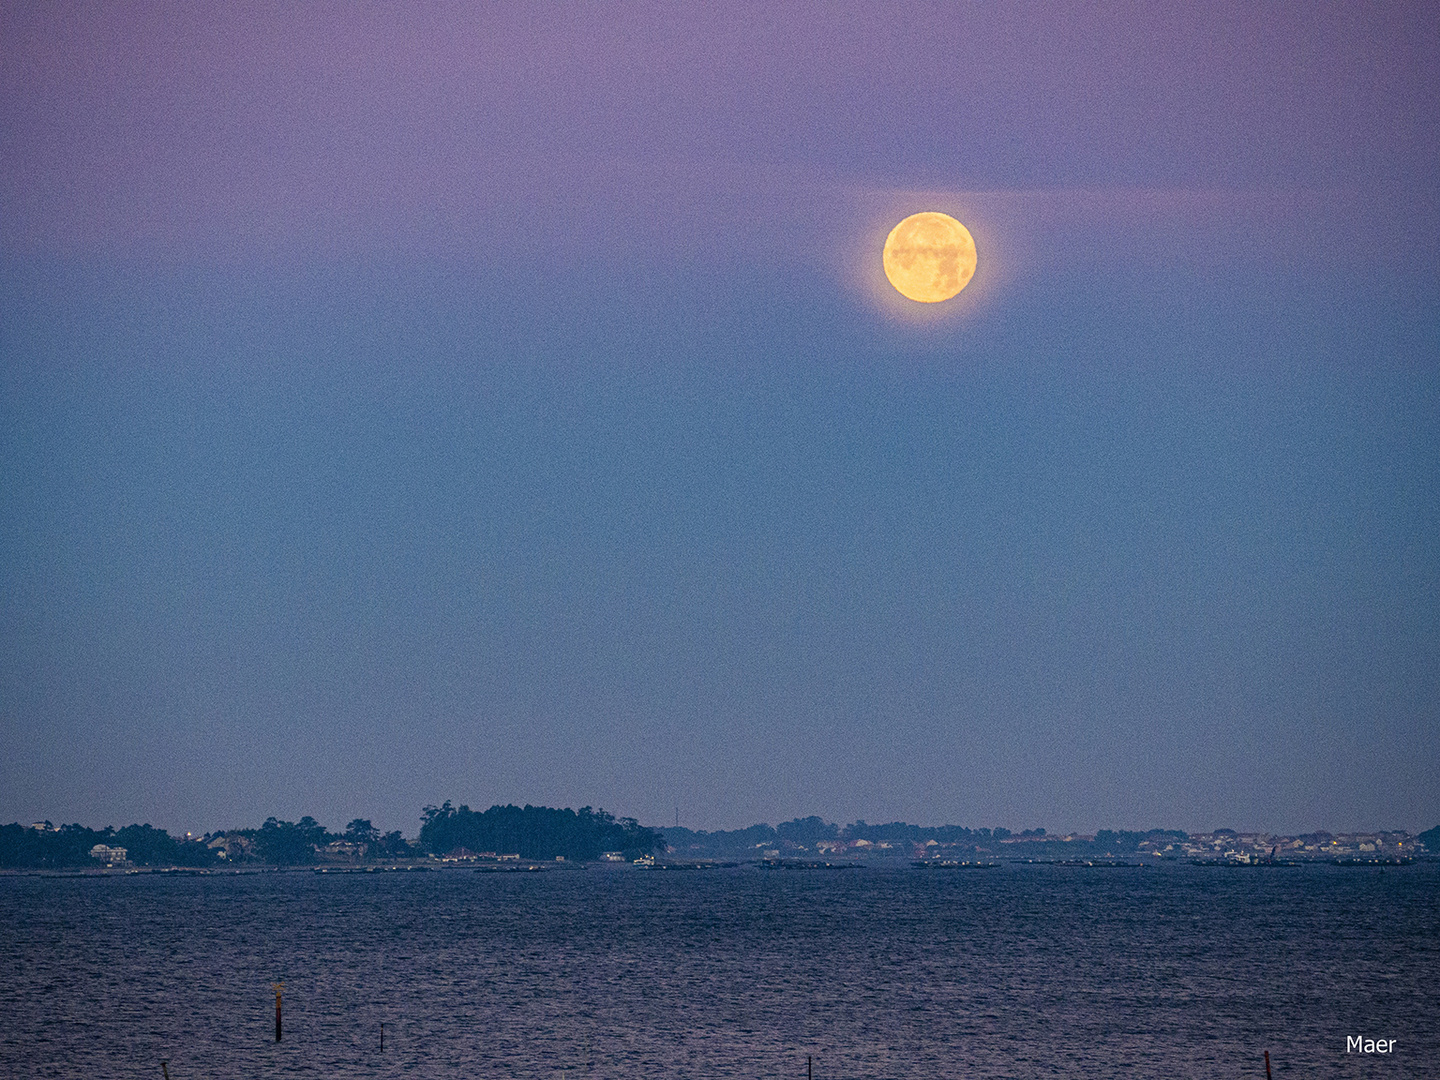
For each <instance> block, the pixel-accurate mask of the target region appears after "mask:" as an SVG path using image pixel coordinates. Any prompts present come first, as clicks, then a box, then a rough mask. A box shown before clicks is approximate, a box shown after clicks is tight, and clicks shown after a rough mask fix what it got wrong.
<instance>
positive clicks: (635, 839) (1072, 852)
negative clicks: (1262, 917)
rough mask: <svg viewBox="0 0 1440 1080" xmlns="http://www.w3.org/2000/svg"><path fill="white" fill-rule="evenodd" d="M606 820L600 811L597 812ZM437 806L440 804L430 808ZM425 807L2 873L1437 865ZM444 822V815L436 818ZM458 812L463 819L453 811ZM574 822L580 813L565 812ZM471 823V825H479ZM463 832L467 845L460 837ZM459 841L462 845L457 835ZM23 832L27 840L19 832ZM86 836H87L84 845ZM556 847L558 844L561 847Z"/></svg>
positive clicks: (857, 826)
mask: <svg viewBox="0 0 1440 1080" xmlns="http://www.w3.org/2000/svg"><path fill="white" fill-rule="evenodd" d="M502 811H513V812H514V813H515V814H519V815H521V816H522V817H523V816H524V815H525V814H527V813H528V814H530V815H532V816H533V815H538V814H548V815H552V816H560V817H562V819H563V815H565V814H571V815H572V816H573V812H570V811H546V810H544V809H543V808H538V807H527V808H525V810H524V811H521V810H520V809H519V808H492V810H491V811H487V812H486V813H485V814H474V815H469V811H468V810H467V811H465V813H466V814H467V815H469V816H470V817H473V818H474V819H475V821H476V822H481V821H484V820H485V819H487V818H491V817H492V816H494V815H497V814H499V813H500V812H502ZM600 813H601V815H603V811H602V812H600ZM437 814H438V812H437ZM440 820H442V818H441V817H439V816H434V815H432V818H431V819H429V820H428V822H427V827H426V828H424V829H422V830H421V835H420V836H418V837H416V838H414V839H411V840H406V839H405V838H403V837H402V836H401V834H400V833H399V832H391V833H386V834H381V833H380V832H379V831H378V830H376V829H374V828H373V827H371V825H370V822H369V821H367V820H364V819H356V820H355V821H352V822H351V823H350V826H349V827H348V828H347V830H346V831H345V832H344V833H341V834H333V833H329V832H327V831H326V830H325V829H324V828H323V827H321V826H319V825H318V824H316V823H315V822H314V820H313V819H311V818H304V819H302V820H301V822H300V823H299V824H294V823H290V822H277V821H275V820H274V819H271V820H270V821H268V822H267V823H266V825H265V826H264V827H263V828H261V829H236V830H226V831H217V832H212V833H205V834H195V833H185V834H182V835H177V836H173V837H172V836H170V835H169V834H168V833H166V832H164V830H159V829H154V828H152V827H150V826H135V825H132V826H127V827H126V828H124V829H121V830H118V831H117V830H113V829H109V830H103V831H100V832H96V831H93V830H89V829H84V828H83V827H81V826H78V825H70V826H64V827H59V826H55V825H53V824H52V823H50V822H48V821H40V822H32V823H31V824H30V825H28V826H20V825H18V824H14V825H8V826H0V869H26V868H29V869H47V868H48V869H60V868H63V867H70V868H75V869H85V870H92V871H98V870H102V869H104V870H112V871H114V870H131V869H136V868H141V867H151V868H154V867H165V866H175V867H181V866H183V867H190V868H195V869H205V868H210V869H225V868H230V869H242V868H250V869H257V868H260V867H264V866H308V867H315V868H320V869H324V868H336V869H340V868H346V867H360V866H372V867H373V866H376V865H380V864H384V865H389V866H394V867H397V868H399V867H406V868H421V867H427V868H435V869H446V868H463V867H469V868H474V869H495V870H514V869H520V868H524V869H527V870H536V869H558V868H564V867H569V866H575V865H583V864H586V863H609V864H614V863H619V864H626V865H637V866H640V867H653V866H657V865H659V866H665V865H672V866H680V865H686V864H689V865H704V864H711V865H713V864H714V863H715V862H717V861H720V860H724V861H727V862H730V863H736V864H738V863H742V862H750V863H759V864H768V865H787V866H788V865H794V866H803V865H807V864H814V865H822V864H823V865H832V864H833V865H839V864H847V865H864V864H874V865H881V864H884V863H886V862H900V861H903V860H907V859H908V860H910V862H912V863H913V864H914V865H916V866H920V867H934V868H943V867H952V866H955V867H958V866H998V865H1000V864H1002V863H1027V864H1041V865H1043V864H1051V865H1112V866H1143V865H1152V864H1159V863H1191V864H1196V865H1203V866H1237V867H1238V866H1257V867H1258V866H1287V865H1299V864H1302V863H1331V864H1336V865H1341V866H1394V865H1405V864H1408V863H1411V862H1414V861H1416V860H1417V859H1419V860H1427V859H1440V828H1437V829H1430V830H1427V831H1426V832H1424V833H1420V834H1412V833H1409V832H1406V831H1404V830H1387V831H1380V832H1352V833H1330V832H1311V833H1303V834H1298V835H1277V834H1272V833H1266V832H1239V831H1236V830H1233V829H1215V830H1213V831H1211V832H1205V833H1186V832H1183V831H1181V830H1177V829H1169V830H1161V829H1153V830H1149V831H1147V832H1134V831H1123V830H1121V831H1116V830H1101V831H1100V832H1098V833H1094V834H1087V833H1074V832H1072V833H1064V834H1055V833H1047V832H1046V831H1045V830H1044V829H1027V830H1025V831H1023V832H1021V833H1012V832H1010V831H1009V830H1006V829H999V828H997V829H968V828H963V827H958V826H939V827H926V826H915V825H908V824H905V823H902V822H894V823H890V824H887V825H867V824H866V823H865V822H863V821H861V822H856V823H853V824H851V825H846V826H844V827H841V826H837V825H834V824H830V823H827V822H824V821H822V820H821V819H819V818H807V819H797V820H796V821H792V822H786V823H783V824H781V825H779V826H773V827H772V826H769V825H754V826H750V827H749V828H747V829H743V830H731V831H716V832H695V831H691V830H688V829H684V828H679V827H675V828H661V829H649V828H644V827H641V826H638V825H635V824H634V823H633V822H631V821H629V820H628V819H627V820H625V821H623V822H620V823H617V822H615V821H614V820H613V819H611V818H609V816H608V815H603V816H600V817H597V818H596V820H597V821H598V822H599V823H600V824H601V825H602V826H603V827H604V828H606V829H608V830H610V831H609V832H607V833H605V834H603V837H604V839H608V840H610V841H611V844H610V845H609V846H607V844H606V843H604V842H603V841H601V842H591V843H590V844H589V846H588V847H585V846H582V847H580V848H576V847H575V846H573V844H572V845H570V846H565V845H564V844H559V846H557V842H556V841H555V838H550V839H548V840H547V838H545V837H543V836H537V835H536V834H534V833H533V832H526V831H524V830H520V831H512V832H510V833H508V834H506V833H493V832H492V833H490V834H486V833H484V832H471V833H469V834H465V835H462V834H445V833H443V832H440V831H437V830H436V828H435V823H436V822H437V821H440ZM443 820H449V819H448V818H445V819H443ZM461 820H463V819H461ZM576 820H577V821H578V820H582V819H581V818H578V817H577V818H576ZM477 827H478V825H477ZM466 835H468V837H469V838H470V844H473V845H474V846H470V844H467V843H466V842H464V841H465V836H466ZM457 837H459V839H457ZM27 838H28V839H27ZM92 840H93V841H94V842H93V843H91V842H89V841H92ZM560 847H564V848H565V849H564V850H563V851H562V850H560Z"/></svg>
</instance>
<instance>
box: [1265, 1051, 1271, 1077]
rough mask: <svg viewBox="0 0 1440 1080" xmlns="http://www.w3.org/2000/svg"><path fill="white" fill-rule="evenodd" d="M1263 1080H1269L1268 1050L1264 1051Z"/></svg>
mask: <svg viewBox="0 0 1440 1080" xmlns="http://www.w3.org/2000/svg"><path fill="white" fill-rule="evenodd" d="M1265 1080H1270V1051H1269V1050H1266V1051H1265Z"/></svg>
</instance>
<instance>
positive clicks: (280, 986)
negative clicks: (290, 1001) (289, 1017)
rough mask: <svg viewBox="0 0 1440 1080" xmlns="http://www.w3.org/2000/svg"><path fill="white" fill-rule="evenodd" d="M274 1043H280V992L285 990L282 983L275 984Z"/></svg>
mask: <svg viewBox="0 0 1440 1080" xmlns="http://www.w3.org/2000/svg"><path fill="white" fill-rule="evenodd" d="M274 985H275V1041H276V1042H279V1041H280V991H281V990H283V989H284V988H285V984H284V983H283V982H278V983H275V984H274Z"/></svg>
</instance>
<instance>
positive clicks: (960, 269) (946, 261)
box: [884, 210, 975, 304]
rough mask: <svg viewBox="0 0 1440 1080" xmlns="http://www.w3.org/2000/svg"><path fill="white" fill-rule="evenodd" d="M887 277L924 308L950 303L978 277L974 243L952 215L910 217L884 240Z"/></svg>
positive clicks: (896, 287) (968, 233)
mask: <svg viewBox="0 0 1440 1080" xmlns="http://www.w3.org/2000/svg"><path fill="white" fill-rule="evenodd" d="M884 262H885V276H886V277H887V278H889V279H890V284H891V285H894V286H895V289H896V291H898V292H899V293H900V295H901V296H905V297H908V298H909V299H911V300H915V301H918V302H919V303H922V304H938V303H940V302H941V301H942V300H949V299H950V298H951V297H952V296H954V295H956V294H957V293H958V292H959V291H960V290H961V289H963V288H965V286H966V285H968V284H969V283H970V279H971V278H972V277H974V276H975V239H974V237H972V236H971V235H970V230H969V229H967V228H965V226H964V225H961V224H960V222H958V221H956V220H955V219H954V218H953V217H951V216H950V215H949V214H941V213H939V212H937V211H934V210H927V211H925V212H924V213H921V214H911V215H910V216H909V217H907V218H906V219H905V220H904V221H902V222H900V224H899V225H896V226H895V228H893V229H891V230H890V235H889V236H887V237H886V238H885V253H884Z"/></svg>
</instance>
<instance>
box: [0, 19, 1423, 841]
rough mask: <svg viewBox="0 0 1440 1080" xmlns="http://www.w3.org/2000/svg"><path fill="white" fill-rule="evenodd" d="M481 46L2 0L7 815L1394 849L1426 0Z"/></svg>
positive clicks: (0, 583) (453, 32)
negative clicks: (854, 831) (974, 248)
mask: <svg viewBox="0 0 1440 1080" xmlns="http://www.w3.org/2000/svg"><path fill="white" fill-rule="evenodd" d="M507 11H508V14H507V15H506V16H505V18H504V19H500V18H499V17H498V16H497V15H496V14H495V13H493V12H489V11H488V10H487V9H483V8H478V7H469V6H465V5H441V6H436V7H434V8H431V9H427V12H428V14H427V17H426V18H425V19H423V20H418V21H417V22H411V23H406V24H404V25H400V24H397V23H395V22H394V21H393V20H392V18H391V16H390V15H389V14H387V12H386V10H385V9H384V8H382V7H373V8H372V7H367V6H364V5H347V6H345V7H343V8H338V7H337V8H326V7H324V6H323V5H322V6H319V7H316V8H307V9H304V10H303V11H301V10H296V9H287V8H284V7H274V6H268V5H266V6H260V5H257V6H249V7H247V6H244V5H241V6H238V7H236V8H234V9H231V10H228V11H227V12H226V13H223V14H222V13H198V12H195V11H194V10H192V9H183V8H180V9H176V8H167V7H165V6H163V5H161V6H149V5H142V6H132V7H130V8H128V9H126V8H124V7H123V6H121V7H119V8H117V7H115V6H113V5H106V6H94V7H85V6H80V7H71V6H65V7H51V6H46V5H6V6H5V7H4V9H3V12H4V14H3V19H4V25H5V28H6V30H5V37H6V39H7V40H9V41H11V42H12V43H13V44H12V46H11V47H10V48H7V49H6V50H5V53H4V56H3V61H0V72H3V77H4V84H3V85H4V88H5V94H4V95H3V98H4V100H5V105H4V106H3V107H0V113H3V128H0V138H3V143H0V145H3V148H4V151H3V153H0V159H3V167H0V200H3V201H0V209H3V214H0V217H3V219H4V222H5V224H4V226H3V228H0V243H3V244H4V248H3V251H4V253H5V254H4V277H3V282H4V285H3V290H0V327H3V329H0V379H3V384H0V385H3V394H0V463H3V473H4V476H5V483H4V484H3V490H0V523H3V532H0V596H3V601H0V643H3V649H0V654H3V656H4V660H3V662H0V725H3V727H0V730H3V733H4V738H5V742H6V744H7V746H8V747H9V748H10V749H9V750H8V752H7V753H6V754H5V755H4V759H3V763H0V819H4V820H16V819H18V820H24V821H28V820H33V819H37V818H50V819H52V820H55V821H61V820H64V821H70V820H80V821H84V822H87V823H91V824H102V823H109V822H113V823H115V824H120V823H122V822H128V821H130V820H139V821H152V822H154V823H155V824H158V825H163V826H167V827H170V828H173V829H182V830H183V829H196V830H200V829H212V828H220V827H225V826H233V825H241V824H255V823H258V821H259V820H262V819H263V818H264V817H265V816H268V815H269V814H278V815H280V816H282V817H290V818H295V817H298V816H299V815H301V814H305V813H310V814H313V815H315V816H316V817H317V818H319V819H320V820H321V821H323V822H325V823H327V824H329V825H331V826H338V825H343V824H344V822H345V821H348V820H349V819H350V818H351V817H355V816H364V817H371V818H373V819H374V820H375V821H376V823H377V824H379V825H382V826H383V827H385V828H405V829H407V830H413V829H414V828H415V827H416V825H417V823H418V817H419V809H420V807H421V806H422V805H424V804H425V803H430V802H439V801H441V800H443V799H447V798H449V799H453V800H455V801H456V802H466V803H469V804H470V805H472V806H477V807H478V806H488V805H490V804H491V803H493V802H508V801H514V802H521V803H523V802H534V803H544V804H549V805H572V806H579V805H584V804H590V805H596V806H604V807H606V808H607V809H611V810H613V811H615V812H617V813H622V814H629V815H634V816H637V817H639V818H640V819H641V820H642V821H646V822H650V823H655V824H661V823H668V822H669V821H671V820H673V815H674V813H675V811H676V809H677V808H678V810H679V815H680V820H681V822H682V823H684V824H689V825H692V826H695V827H707V828H715V827H729V826H738V825H745V824H749V823H751V822H753V821H757V820H769V821H778V820H783V819H785V818H789V817H792V816H796V815H805V814H810V813H818V814H821V815H823V816H825V817H827V818H830V819H832V820H840V821H849V820H854V819H855V818H865V819H867V820H870V821H879V820H890V819H897V818H898V819H905V820H910V821H915V822H921V823H939V822H954V823H957V824H969V825H1007V826H1009V827H1011V828H1016V829H1019V828H1024V827H1030V826H1034V825H1043V826H1045V827H1047V828H1050V829H1052V830H1054V829H1061V830H1063V829H1072V828H1073V829H1082V830H1084V829H1096V828H1102V827H1148V826H1163V827H1180V828H1187V829H1200V828H1208V827H1216V826H1230V827H1233V828H1265V829H1277V830H1300V829H1312V828H1329V829H1342V828H1361V827H1411V828H1424V827H1429V826H1430V825H1433V824H1434V823H1435V822H1434V820H1433V819H1434V818H1435V817H1436V815H1437V814H1440V807H1437V783H1436V780H1435V777H1436V776H1440V760H1437V751H1436V747H1437V746H1440V740H1437V739H1436V737H1435V736H1436V733H1437V732H1436V729H1437V722H1440V715H1437V702H1440V686H1437V681H1440V676H1437V672H1440V655H1437V653H1440V637H1437V616H1436V613H1437V611H1440V603H1437V601H1440V595H1437V592H1440V589H1437V586H1440V581H1437V576H1440V488H1437V482H1440V438H1437V436H1440V334H1437V330H1440V325H1437V311H1440V308H1437V300H1440V290H1437V259H1436V236H1437V228H1440V214H1437V198H1436V193H1435V186H1434V183H1433V177H1434V176H1435V175H1436V166H1437V165H1440V162H1437V161H1436V160H1435V159H1436V155H1437V147H1440V138H1437V132H1436V131H1435V124H1436V121H1435V119H1434V118H1433V116H1432V115H1431V112H1430V110H1429V109H1428V107H1427V106H1426V102H1427V101H1432V100H1434V96H1435V95H1434V92H1435V90H1436V89H1437V85H1436V84H1437V81H1440V80H1437V72H1440V65H1437V57H1436V48H1435V46H1434V44H1433V43H1434V42H1435V41H1436V40H1440V36H1437V35H1436V34H1435V33H1434V32H1433V31H1434V30H1435V29H1436V28H1435V26H1434V25H1433V24H1434V16H1433V14H1432V13H1431V12H1430V11H1428V10H1427V9H1426V8H1424V7H1422V6H1388V7H1376V8H1372V9H1368V10H1366V11H1364V12H1353V11H1339V10H1333V11H1332V10H1327V11H1325V12H1322V13H1320V14H1318V15H1317V14H1315V13H1314V12H1311V11H1308V10H1307V11H1302V10H1300V9H1298V8H1295V9H1292V8H1285V7H1269V8H1253V7H1252V6H1229V5H1219V6H1216V7H1214V8H1211V9H1207V10H1206V11H1205V12H1199V13H1191V14H1188V15H1183V16H1171V15H1162V14H1156V13H1154V12H1152V11H1151V10H1150V9H1149V8H1148V7H1144V6H1141V7H1137V8H1133V9H1127V10H1121V9H1113V10H1111V9H1106V10H1105V11H1103V12H1100V13H1098V14H1097V13H1096V12H1095V11H1094V10H1093V9H1088V8H1082V7H1075V8H1070V7H1063V6H1062V7H1058V8H1057V7H1056V6H1055V5H1043V6H1026V5H1015V6H1007V7H1004V8H967V7H954V6H948V5H947V6H936V7H910V6H886V5H864V6H855V7H847V6H844V5H840V6H836V5H826V6H824V7H823V8H813V9H812V8H806V7H804V6H794V7H787V8H784V9H781V11H780V13H779V14H776V13H774V12H771V11H769V9H763V8H747V7H743V6H742V7H736V8H734V9H729V10H727V11H726V12H722V13H719V14H716V13H715V12H713V11H707V10H705V9H702V8H701V7H699V6H695V7H689V6H685V5H680V6H674V5H667V6H665V7H663V8H653V9H647V8H643V7H636V8H628V7H627V8H621V9H613V8H610V7H603V8H602V7H598V6H594V5H574V6H569V7H566V6H559V7H556V6H554V5H546V6H543V7H542V6H537V7H533V8H529V7H524V6H515V7H508V6H507ZM117 12H118V14H117ZM921 209H942V210H946V211H947V212H950V213H953V214H955V215H956V216H957V217H960V218H961V220H964V221H965V222H966V223H967V225H969V226H970V227H971V229H972V231H973V232H974V234H975V236H976V240H977V245H978V246H979V250H980V269H979V271H978V272H977V276H976V280H975V282H974V283H973V284H972V285H971V286H970V287H969V288H968V289H967V290H966V291H965V292H964V293H962V294H961V296H960V297H959V298H957V299H956V300H955V301H953V302H951V304H950V305H949V306H941V309H939V310H937V309H929V308H922V307H920V306H918V305H910V304H909V303H908V302H906V301H903V300H901V299H900V298H899V297H898V295H897V294H894V293H893V291H891V290H889V288H888V286H887V285H885V283H884V281H883V278H882V277H881V276H880V269H879V261H880V260H879V243H880V241H881V240H883V237H884V234H885V231H886V230H887V229H888V228H889V227H890V225H892V224H893V223H894V222H895V221H897V220H899V218H900V217H902V216H904V215H905V214H906V213H909V212H913V211H916V210H921Z"/></svg>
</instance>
